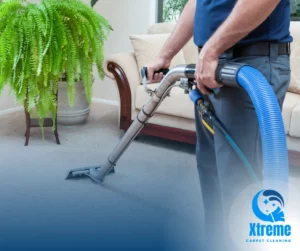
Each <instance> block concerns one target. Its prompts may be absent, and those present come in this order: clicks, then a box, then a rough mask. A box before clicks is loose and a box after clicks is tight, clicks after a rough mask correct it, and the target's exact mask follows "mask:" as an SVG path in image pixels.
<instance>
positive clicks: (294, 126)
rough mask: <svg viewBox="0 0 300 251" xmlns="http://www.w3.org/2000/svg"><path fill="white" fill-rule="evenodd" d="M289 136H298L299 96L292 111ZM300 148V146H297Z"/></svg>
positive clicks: (299, 127)
mask: <svg viewBox="0 0 300 251" xmlns="http://www.w3.org/2000/svg"><path fill="white" fill-rule="evenodd" d="M289 134H290V136H292V137H299V138H300V98H299V102H298V104H297V105H296V107H295V108H294V109H293V111H292V118H291V126H290V133H289ZM299 149H300V147H299Z"/></svg>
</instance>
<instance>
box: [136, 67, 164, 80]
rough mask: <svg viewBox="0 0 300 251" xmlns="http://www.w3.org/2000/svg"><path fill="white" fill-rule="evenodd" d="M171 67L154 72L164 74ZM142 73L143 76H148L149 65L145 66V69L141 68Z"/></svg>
mask: <svg viewBox="0 0 300 251" xmlns="http://www.w3.org/2000/svg"><path fill="white" fill-rule="evenodd" d="M168 72H169V69H160V70H159V71H155V72H154V74H156V73H163V74H164V75H166V74H168ZM141 74H142V78H144V77H146V78H148V68H147V67H143V69H142V70H141Z"/></svg>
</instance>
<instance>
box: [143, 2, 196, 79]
mask: <svg viewBox="0 0 300 251" xmlns="http://www.w3.org/2000/svg"><path fill="white" fill-rule="evenodd" d="M195 11H196V0H189V1H188V2H187V4H186V6H185V7H184V10H183V11H182V14H181V16H180V19H179V21H178V22H177V24H176V27H175V29H174V31H173V32H172V34H171V35H170V37H169V38H168V40H167V42H166V43H165V45H164V46H163V48H162V50H161V52H160V53H159V55H158V56H157V57H156V59H155V60H153V61H152V62H151V63H149V64H148V66H147V67H148V72H149V81H150V82H159V81H160V80H161V79H162V77H163V75H162V74H160V75H158V74H156V75H155V76H153V73H154V71H157V70H159V69H161V68H169V67H170V63H171V60H172V59H173V57H174V56H175V55H176V54H177V53H178V52H179V51H180V50H181V49H182V48H183V47H184V45H185V44H186V43H187V42H188V41H189V40H190V39H191V38H192V36H193V28H194V17H195Z"/></svg>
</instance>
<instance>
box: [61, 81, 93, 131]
mask: <svg viewBox="0 0 300 251" xmlns="http://www.w3.org/2000/svg"><path fill="white" fill-rule="evenodd" d="M67 87H68V85H67V83H66V82H59V85H58V108H57V123H58V124H60V125H67V126H70V125H80V124H84V123H85V122H86V121H87V119H88V116H89V113H90V106H89V103H88V102H87V99H86V96H85V92H84V85H83V82H82V81H81V82H77V83H76V84H75V88H76V94H75V103H74V106H73V107H70V106H69V101H68V89H67Z"/></svg>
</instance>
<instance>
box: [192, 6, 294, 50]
mask: <svg viewBox="0 0 300 251" xmlns="http://www.w3.org/2000/svg"><path fill="white" fill-rule="evenodd" d="M249 1H251V0H249ZM236 2H237V0H197V7H196V14H195V24H194V42H195V44H196V45H197V46H203V45H204V44H205V43H206V41H207V40H208V39H209V38H210V37H211V36H212V35H213V33H214V32H215V31H216V30H217V29H218V27H219V26H220V25H221V24H222V23H223V22H224V21H225V20H226V18H227V17H228V16H229V14H230V13H231V11H232V10H233V8H234V5H235V3H236ZM289 30H290V0H281V1H280V3H279V4H278V6H277V8H276V9H275V10H274V11H273V13H272V14H271V15H270V16H269V17H268V18H267V19H266V21H265V22H264V23H262V24H261V25H260V26H259V27H257V28H256V29H255V30H254V31H253V32H251V33H250V34H249V35H248V36H247V37H245V38H244V39H242V40H241V41H240V42H239V44H249V43H255V42H265V41H268V42H271V41H272V42H279V43H281V42H282V43H284V42H292V37H291V36H290V31H289Z"/></svg>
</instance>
